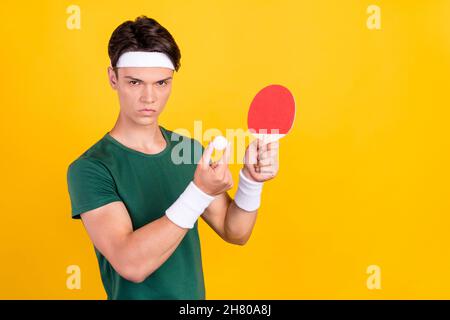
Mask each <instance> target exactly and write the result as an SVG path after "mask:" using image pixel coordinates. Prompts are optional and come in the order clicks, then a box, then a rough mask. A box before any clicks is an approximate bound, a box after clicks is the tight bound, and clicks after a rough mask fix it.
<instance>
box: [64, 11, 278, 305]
mask: <svg viewBox="0 0 450 320" xmlns="http://www.w3.org/2000/svg"><path fill="white" fill-rule="evenodd" d="M108 53H109V57H110V59H111V66H110V67H109V68H108V76H109V81H110V84H111V86H112V88H113V89H114V90H116V91H117V93H118V97H119V102H120V113H119V116H118V119H117V121H116V123H115V125H114V127H113V128H112V130H111V131H109V132H107V133H106V134H105V135H104V136H103V137H102V138H101V139H100V140H99V141H97V142H96V143H95V144H94V145H93V146H92V147H90V148H89V149H88V150H87V151H86V152H84V153H83V154H82V155H81V156H80V157H79V158H77V159H76V160H75V161H74V162H72V163H71V164H70V166H69V169H68V172H67V180H68V188H69V194H70V198H71V205H72V218H74V219H80V218H81V220H82V222H83V225H84V227H85V228H86V230H87V233H88V235H89V237H90V239H91V240H92V242H93V245H94V249H95V253H96V255H97V259H98V263H99V267H100V273H101V278H102V282H103V285H104V287H105V290H106V293H107V297H108V299H205V287H204V279H203V271H202V260H201V250H200V242H199V235H198V229H197V220H198V217H200V216H201V217H202V218H203V219H204V221H205V222H206V223H207V224H208V225H209V226H210V227H211V228H213V230H214V231H215V232H216V233H217V234H218V235H219V236H220V237H221V238H222V239H224V240H225V241H227V242H229V243H232V244H237V245H243V244H245V243H246V242H247V240H248V239H249V237H250V234H251V232H252V229H253V226H254V224H255V220H256V213H257V209H258V207H259V205H260V196H261V191H262V185H263V182H264V181H266V180H269V179H272V178H273V177H274V176H275V175H276V174H277V171H278V164H277V161H276V159H277V152H278V151H277V149H278V144H277V143H270V144H266V145H264V146H260V145H259V143H256V142H252V143H251V144H249V147H248V148H247V150H246V157H245V160H246V164H244V167H243V169H242V170H241V171H240V173H239V176H240V180H239V184H238V191H237V192H236V195H235V199H234V200H232V199H231V198H230V197H229V196H228V194H227V190H229V189H230V188H231V187H232V185H233V181H232V177H231V174H230V171H229V169H228V160H229V157H230V146H228V147H227V148H226V149H225V151H224V155H223V156H222V158H221V159H220V160H219V161H218V162H217V163H212V162H211V161H210V158H211V154H212V152H213V145H212V143H210V144H209V145H208V147H207V148H206V149H205V150H204V152H203V155H201V154H199V155H198V156H196V155H195V154H194V153H192V156H191V158H192V159H191V160H192V161H191V162H190V163H187V164H186V163H183V164H177V163H176V162H175V161H173V153H172V151H173V149H174V147H176V146H177V144H178V143H181V141H184V142H186V141H188V143H189V144H190V146H191V150H195V149H197V150H200V151H202V149H203V147H202V146H201V144H200V143H199V142H198V141H196V140H194V139H190V138H188V137H184V136H180V135H177V134H176V133H174V132H171V131H169V130H167V129H165V128H164V127H162V126H160V125H159V124H158V117H159V115H160V114H161V112H162V111H163V109H164V106H165V105H166V103H167V100H168V99H169V95H170V92H171V84H172V81H173V73H174V70H175V71H178V69H179V67H180V57H181V55H180V51H179V49H178V46H177V44H176V43H175V41H174V39H173V38H172V36H171V35H170V33H169V32H168V31H167V30H166V29H165V28H164V27H162V26H161V25H160V24H159V23H158V22H156V21H155V20H154V19H150V18H147V17H145V16H141V17H139V18H137V19H136V20H135V21H126V22H125V23H123V24H121V25H120V26H119V27H117V29H116V30H115V31H114V32H113V34H112V36H111V39H110V41H109V48H108ZM251 163H257V164H256V165H255V164H251ZM262 168H264V170H262Z"/></svg>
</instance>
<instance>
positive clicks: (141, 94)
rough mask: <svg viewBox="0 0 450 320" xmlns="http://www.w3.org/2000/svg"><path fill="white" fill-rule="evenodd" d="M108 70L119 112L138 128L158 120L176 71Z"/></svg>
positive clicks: (166, 69)
mask: <svg viewBox="0 0 450 320" xmlns="http://www.w3.org/2000/svg"><path fill="white" fill-rule="evenodd" d="M117 72H118V76H117V77H116V74H115V73H114V70H113V69H112V68H111V67H109V68H108V76H109V81H110V84H111V86H112V88H113V89H114V90H117V93H118V95H119V101H120V112H121V114H122V116H124V117H126V118H127V120H130V121H132V122H134V123H136V124H138V125H149V124H152V123H154V122H156V121H157V119H158V116H159V114H160V113H161V112H162V110H163V109H164V106H165V105H166V103H167V100H168V99H169V96H170V92H171V90H172V80H173V79H172V77H173V70H172V69H169V68H159V67H148V68H131V67H127V68H118V69H117Z"/></svg>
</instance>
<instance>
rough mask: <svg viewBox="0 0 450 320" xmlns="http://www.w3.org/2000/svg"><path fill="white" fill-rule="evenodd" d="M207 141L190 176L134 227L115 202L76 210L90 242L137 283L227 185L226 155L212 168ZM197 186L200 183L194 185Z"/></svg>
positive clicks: (166, 256) (229, 176)
mask: <svg viewBox="0 0 450 320" xmlns="http://www.w3.org/2000/svg"><path fill="white" fill-rule="evenodd" d="M212 152H213V146H212V144H211V143H210V144H209V145H208V147H207V148H206V150H205V152H204V154H203V156H202V158H201V159H200V161H199V163H198V165H197V169H196V171H195V173H194V180H193V181H191V183H189V185H188V187H187V188H186V189H185V191H184V192H183V193H182V194H181V195H180V196H179V197H178V199H177V200H176V201H175V202H174V203H173V204H172V205H171V206H170V207H169V208H168V209H167V210H166V214H165V215H164V216H162V217H161V218H159V219H157V220H155V221H153V222H151V223H148V224H146V225H145V226H143V227H141V228H139V229H137V230H134V231H133V226H132V222H131V218H130V215H129V213H128V211H127V209H126V207H125V205H124V204H123V202H121V201H115V202H111V203H109V204H107V205H104V206H102V207H100V208H97V209H93V210H90V211H87V212H85V213H82V214H81V219H82V221H83V224H84V226H85V228H86V230H87V232H88V234H89V237H90V238H91V240H92V242H93V244H94V246H95V247H96V248H97V249H98V250H99V251H100V252H101V253H102V255H103V256H105V258H106V259H107V260H108V261H109V263H110V264H111V265H112V266H113V268H114V269H115V270H116V271H117V273H119V274H120V275H121V276H122V277H124V278H125V279H127V280H129V281H132V282H136V283H139V282H142V281H144V280H145V279H146V278H147V277H148V276H149V275H150V274H151V273H153V272H154V271H155V270H156V269H158V268H159V267H160V266H161V265H162V264H163V263H164V262H165V261H166V260H167V259H168V258H169V257H170V256H171V255H172V253H173V252H174V251H175V249H176V248H177V247H178V245H179V244H180V242H181V240H182V239H183V237H184V236H185V235H186V233H187V231H188V230H189V229H190V228H193V227H194V224H195V222H196V221H197V219H198V217H199V216H200V215H201V214H202V213H203V212H204V211H205V209H206V208H207V206H208V205H210V204H211V201H213V200H215V199H214V196H215V195H218V194H222V193H224V192H226V191H227V190H229V189H230V188H231V186H232V178H231V174H230V172H229V170H228V167H227V162H226V159H224V161H223V163H221V164H220V165H218V166H217V167H216V168H212V167H210V165H209V162H210V158H211V154H212ZM199 186H201V188H199Z"/></svg>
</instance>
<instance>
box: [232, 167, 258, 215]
mask: <svg viewBox="0 0 450 320" xmlns="http://www.w3.org/2000/svg"><path fill="white" fill-rule="evenodd" d="M263 184H264V183H263V182H256V181H252V180H250V179H249V178H247V177H246V176H245V175H244V173H243V172H242V169H241V170H240V171H239V184H238V189H237V191H236V194H235V195H234V202H235V203H236V205H237V206H238V207H239V208H241V209H243V210H245V211H255V210H256V209H258V208H259V206H260V204H261V192H262V187H263Z"/></svg>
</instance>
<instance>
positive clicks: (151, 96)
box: [140, 85, 156, 104]
mask: <svg viewBox="0 0 450 320" xmlns="http://www.w3.org/2000/svg"><path fill="white" fill-rule="evenodd" d="M140 99H141V101H142V102H145V103H150V104H151V103H153V102H155V101H156V92H155V90H154V88H153V86H152V85H145V86H143V88H142V92H141V98H140Z"/></svg>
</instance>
